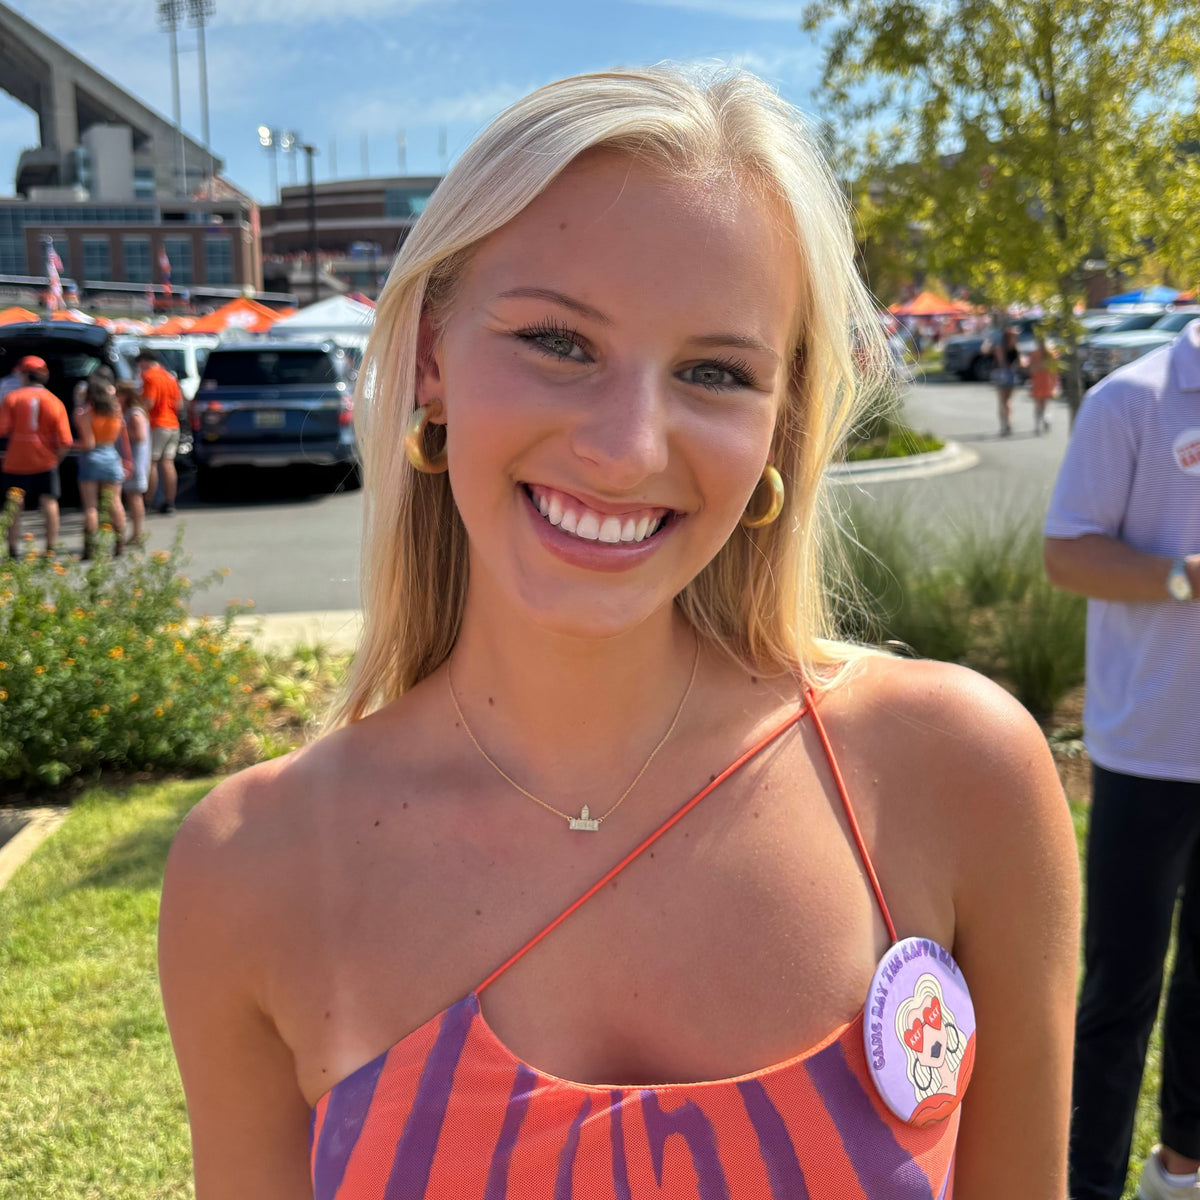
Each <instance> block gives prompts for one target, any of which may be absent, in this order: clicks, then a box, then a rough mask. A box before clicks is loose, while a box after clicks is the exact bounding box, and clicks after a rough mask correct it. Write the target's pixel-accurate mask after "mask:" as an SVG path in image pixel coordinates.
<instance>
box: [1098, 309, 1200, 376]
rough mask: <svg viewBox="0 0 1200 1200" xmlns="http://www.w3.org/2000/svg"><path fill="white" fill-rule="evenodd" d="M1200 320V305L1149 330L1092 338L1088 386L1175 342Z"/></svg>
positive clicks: (1165, 317)
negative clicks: (1183, 331)
mask: <svg viewBox="0 0 1200 1200" xmlns="http://www.w3.org/2000/svg"><path fill="white" fill-rule="evenodd" d="M1198 318H1200V305H1189V306H1188V307H1187V308H1176V309H1174V310H1172V311H1171V312H1169V313H1166V314H1165V315H1163V316H1161V317H1159V318H1158V320H1157V321H1155V322H1154V324H1153V325H1151V326H1150V327H1149V328H1146V329H1126V330H1123V331H1121V332H1117V333H1102V334H1099V335H1098V336H1096V337H1094V338H1091V339H1090V340H1089V343H1088V346H1087V350H1086V351H1085V353H1084V358H1083V380H1084V383H1086V384H1087V386H1088V387H1091V386H1092V385H1093V384H1095V383H1099V382H1100V380H1101V379H1103V378H1104V377H1105V375H1108V374H1109V373H1110V372H1112V371H1115V370H1116V369H1117V368H1118V367H1123V366H1125V364H1126V363H1131V362H1133V361H1134V360H1135V359H1138V358H1141V357H1142V355H1143V354H1149V353H1150V351H1151V350H1157V349H1158V348H1159V346H1165V345H1166V344H1167V343H1168V342H1173V341H1174V340H1175V339H1176V337H1178V336H1179V333H1180V331H1181V330H1183V329H1186V328H1187V326H1188V325H1190V324H1191V323H1192V322H1193V321H1195V320H1197V319H1198Z"/></svg>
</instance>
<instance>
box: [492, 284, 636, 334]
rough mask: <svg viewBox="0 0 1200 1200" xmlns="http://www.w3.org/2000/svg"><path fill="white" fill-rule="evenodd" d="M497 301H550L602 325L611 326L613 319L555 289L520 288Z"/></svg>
mask: <svg viewBox="0 0 1200 1200" xmlns="http://www.w3.org/2000/svg"><path fill="white" fill-rule="evenodd" d="M496 299H497V300H549V301H550V302H551V303H552V304H561V305H562V306H563V307H564V308H569V309H572V310H573V311H575V312H577V313H579V315H580V316H582V317H588V318H590V319H591V320H593V321H596V322H598V323H599V324H601V325H611V324H612V318H611V317H609V316H606V315H605V314H604V313H602V312H601V311H600V310H599V309H598V308H593V307H592V306H591V305H590V304H584V302H583V301H582V300H576V299H575V297H574V296H568V295H567V294H566V292H556V291H555V290H554V289H553V288H541V287H519V288H511V289H509V291H507V292H501V293H500V295H498V296H497V297H496Z"/></svg>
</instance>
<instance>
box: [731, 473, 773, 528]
mask: <svg viewBox="0 0 1200 1200" xmlns="http://www.w3.org/2000/svg"><path fill="white" fill-rule="evenodd" d="M761 482H763V483H765V484H766V485H767V487H769V488H770V489H771V502H770V503H769V504H768V505H767V511H766V512H764V513H763V514H762V516H759V517H752V516H750V514H749V513H744V514H743V515H742V519H741V520H740V521H739V522H738V524H740V525H742V526H744V527H745V528H746V529H763V528H765V527H766V526H767V525H770V524H771V522H772V521H775V520H776V519H777V518H778V517H779V514H780V513H781V512H783V497H784V490H783V476H782V475H780V473H779V472H778V471H777V470H776V469H775V468H774V467H773V466H771V464H770V463H767V465H766V466H765V467H763V473H762V480H761ZM754 490H755V491H758V489H757V488H755V489H754Z"/></svg>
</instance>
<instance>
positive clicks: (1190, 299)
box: [1175, 288, 1196, 304]
mask: <svg viewBox="0 0 1200 1200" xmlns="http://www.w3.org/2000/svg"><path fill="white" fill-rule="evenodd" d="M1195 299H1196V289H1195V288H1192V290H1191V291H1190V292H1180V293H1179V295H1178V296H1176V297H1175V303H1176V304H1178V303H1179V302H1180V301H1181V300H1182V301H1184V302H1185V303H1187V304H1192V303H1194V302H1195Z"/></svg>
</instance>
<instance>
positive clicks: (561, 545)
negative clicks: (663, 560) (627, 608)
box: [518, 487, 678, 571]
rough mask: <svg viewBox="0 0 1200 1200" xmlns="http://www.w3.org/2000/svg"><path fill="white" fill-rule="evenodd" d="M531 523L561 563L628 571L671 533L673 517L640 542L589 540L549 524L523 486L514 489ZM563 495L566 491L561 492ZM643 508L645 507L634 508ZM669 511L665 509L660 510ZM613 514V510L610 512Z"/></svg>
mask: <svg viewBox="0 0 1200 1200" xmlns="http://www.w3.org/2000/svg"><path fill="white" fill-rule="evenodd" d="M518 490H519V491H520V493H521V499H522V502H523V503H524V506H525V511H526V512H527V513H528V514H529V520H530V521H531V523H532V524H533V531H534V533H535V534H536V535H537V537H538V539H539V540H540V541H541V543H542V545H543V546H545V548H546V549H547V550H548V551H549V552H550V553H551V554H553V555H554V557H555V558H557V559H559V560H560V561H561V562H564V563H567V564H568V565H569V566H572V567H580V568H582V569H583V570H586V571H628V570H630V569H631V568H633V567H636V566H638V565H639V564H640V563H641V562H642V560H643V559H645V558H648V557H649V556H650V555H651V554H653V553H654V552H655V551H656V550H657V549H658V548H659V545H660V544H661V543H662V541H663V539H664V538H668V537H670V536H671V533H672V532H673V531H674V529H675V526H676V524H677V523H678V522H677V520H669V521H667V523H666V524H665V525H664V526H663V528H662V529H660V530H659V531H658V532H657V533H656V534H654V535H653V536H651V537H648V538H647V539H646V540H645V541H644V542H589V541H586V540H585V539H583V538H577V537H574V536H573V535H572V534H569V533H564V532H563V531H562V530H561V529H559V528H558V527H557V526H555V525H551V524H550V522H549V521H547V520H546V518H545V517H543V516H542V514H541V513H540V512H538V510H537V507H536V505H535V504H534V502H533V500H532V499H531V498H530V495H529V493H528V492H527V491H526V490H525V488H524V487H521V488H519V489H518ZM563 494H564V495H565V494H566V493H563ZM638 511H645V510H638ZM663 511H664V512H669V511H670V510H669V509H664V510H663ZM611 515H613V516H616V515H617V514H616V513H613V514H611Z"/></svg>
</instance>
